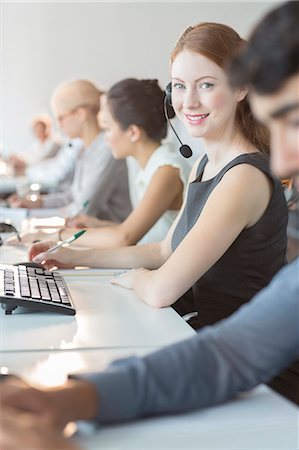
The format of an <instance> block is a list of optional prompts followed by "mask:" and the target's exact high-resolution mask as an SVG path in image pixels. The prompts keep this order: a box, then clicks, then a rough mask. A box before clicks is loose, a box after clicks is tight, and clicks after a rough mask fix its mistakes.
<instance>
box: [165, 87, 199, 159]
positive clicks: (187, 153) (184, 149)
mask: <svg viewBox="0 0 299 450" xmlns="http://www.w3.org/2000/svg"><path fill="white" fill-rule="evenodd" d="M167 104H168V105H170V106H172V104H171V83H168V85H167V86H166V89H165V97H164V114H165V117H166V120H167V122H168V123H169V125H170V127H171V129H172V131H173V132H174V134H175V136H176V138H177V139H178V141H179V143H180V144H181V146H180V148H179V151H180V153H181V155H182V156H184V158H190V157H191V156H192V155H193V152H192V150H191V147H189V145H187V144H183V143H182V141H181V139H180V138H179V136H178V134H177V132H176V131H175V129H174V127H173V125H172V123H171V122H170V119H169V117H168V111H167Z"/></svg>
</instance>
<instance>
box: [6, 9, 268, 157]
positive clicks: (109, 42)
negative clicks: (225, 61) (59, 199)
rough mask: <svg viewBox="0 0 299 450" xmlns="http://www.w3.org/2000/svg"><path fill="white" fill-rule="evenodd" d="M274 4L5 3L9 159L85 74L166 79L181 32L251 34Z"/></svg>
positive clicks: (105, 83) (105, 79) (105, 80)
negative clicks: (214, 28)
mask: <svg viewBox="0 0 299 450" xmlns="http://www.w3.org/2000/svg"><path fill="white" fill-rule="evenodd" d="M274 5H275V2H240V1H239V2H217V3H216V2H190V3H182V2H151V3H150V2H144V3H142V2H131V3H127V2H117V3H113V2H110V3H106V2H105V3H103V2H100V3H94V2H90V3H83V2H82V3H81V2H80V3H79V2H63V3H57V2H37V3H33V2H30V3H29V2H17V3H14V2H4V3H1V22H2V27H1V28H2V39H1V50H2V51H1V54H2V58H1V62H2V70H1V87H2V89H1V93H2V95H1V113H2V117H1V135H0V141H2V143H3V151H4V154H8V153H9V152H11V151H19V150H20V149H22V148H24V147H25V146H26V145H27V143H28V141H29V140H30V135H29V132H28V124H29V121H30V118H31V117H32V116H33V115H35V114H37V113H39V112H44V111H48V112H49V106H48V103H49V97H50V95H51V92H52V90H53V89H54V87H55V86H56V85H57V84H59V83H61V82H62V81H65V80H69V79H74V78H77V77H86V78H88V79H91V80H93V81H95V82H97V83H98V84H99V85H100V86H102V87H104V88H108V87H109V86H111V85H112V84H113V83H114V82H116V81H118V80H120V79H122V78H125V77H130V76H131V77H143V78H158V79H159V80H160V82H161V85H165V84H166V82H167V80H168V58H169V55H170V52H171V50H172V48H173V46H174V44H175V41H176V39H177V37H178V35H179V34H180V33H181V31H182V30H183V29H184V28H185V27H186V26H188V25H191V24H195V23H197V22H201V21H216V22H223V23H226V24H228V25H231V26H233V27H234V28H235V29H236V30H237V31H238V32H239V33H241V35H242V36H245V37H246V35H247V33H248V32H249V30H250V29H251V27H252V25H253V24H254V23H255V22H256V21H258V20H259V19H260V18H261V17H262V16H263V15H264V13H265V12H266V11H268V10H270V9H271V8H272V7H273V6H274Z"/></svg>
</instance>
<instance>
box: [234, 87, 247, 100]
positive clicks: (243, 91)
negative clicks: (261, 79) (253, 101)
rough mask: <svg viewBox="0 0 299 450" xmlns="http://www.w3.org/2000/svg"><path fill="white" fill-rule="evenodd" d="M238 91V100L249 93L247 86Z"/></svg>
mask: <svg viewBox="0 0 299 450" xmlns="http://www.w3.org/2000/svg"><path fill="white" fill-rule="evenodd" d="M236 92H237V102H241V101H242V100H244V98H245V97H246V95H247V94H248V89H247V88H243V89H237V91H236Z"/></svg>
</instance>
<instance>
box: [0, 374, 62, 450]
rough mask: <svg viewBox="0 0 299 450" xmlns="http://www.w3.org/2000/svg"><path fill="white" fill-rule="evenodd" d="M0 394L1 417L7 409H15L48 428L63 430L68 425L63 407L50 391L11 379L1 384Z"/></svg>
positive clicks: (17, 379)
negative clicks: (30, 415) (27, 413)
mask: <svg viewBox="0 0 299 450" xmlns="http://www.w3.org/2000/svg"><path fill="white" fill-rule="evenodd" d="M0 394H1V395H0V408H1V417H2V411H3V410H4V409H5V408H13V409H16V410H19V411H25V412H29V413H31V414H34V415H35V416H36V417H38V420H39V421H40V422H42V423H43V424H44V426H46V427H48V426H50V427H55V428H58V429H61V430H62V429H63V428H64V427H65V425H66V424H67V420H66V419H65V418H64V417H63V416H62V412H61V405H60V404H59V402H57V401H56V400H55V397H54V396H52V394H51V391H50V390H49V391H46V390H44V391H42V390H39V389H35V388H33V387H31V386H29V385H28V384H26V383H25V382H24V381H23V380H20V379H19V378H16V379H15V378H9V379H8V381H2V382H1V385H0ZM0 448H1V449H2V447H0ZM20 448H24V447H20Z"/></svg>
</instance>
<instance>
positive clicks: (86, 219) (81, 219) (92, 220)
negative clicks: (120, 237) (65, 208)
mask: <svg viewBox="0 0 299 450" xmlns="http://www.w3.org/2000/svg"><path fill="white" fill-rule="evenodd" d="M101 222H102V221H101V220H99V219H97V218H96V217H93V216H86V215H84V214H81V215H79V216H76V217H69V218H67V219H66V221H65V224H66V226H67V227H68V228H98V227H99V226H101Z"/></svg>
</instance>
